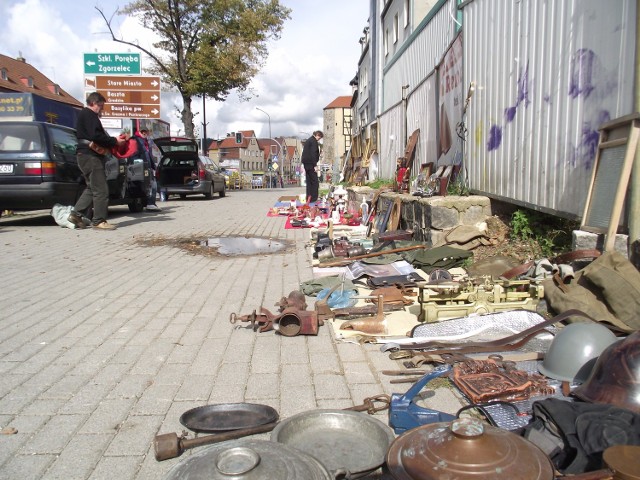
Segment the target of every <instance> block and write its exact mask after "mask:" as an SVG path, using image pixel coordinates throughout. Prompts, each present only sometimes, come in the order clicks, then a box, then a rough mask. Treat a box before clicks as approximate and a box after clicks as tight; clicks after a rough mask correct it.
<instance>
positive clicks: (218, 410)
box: [180, 403, 279, 433]
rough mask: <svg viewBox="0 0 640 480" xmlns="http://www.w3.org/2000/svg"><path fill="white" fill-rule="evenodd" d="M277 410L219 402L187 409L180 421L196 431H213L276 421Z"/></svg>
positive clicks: (253, 404)
mask: <svg viewBox="0 0 640 480" xmlns="http://www.w3.org/2000/svg"><path fill="white" fill-rule="evenodd" d="M278 417H279V415H278V412H277V411H276V410H275V409H274V408H273V407H270V406H268V405H261V404H258V403H219V404H216V405H204V406H202V407H196V408H192V409H191V410H187V411H186V412H184V413H183V414H182V415H181V416H180V423H181V424H182V425H183V426H185V427H186V428H188V429H189V430H192V431H194V432H198V433H200V432H201V433H215V432H225V431H229V430H238V429H240V428H250V427H257V426H260V425H265V424H267V423H273V422H276V421H278Z"/></svg>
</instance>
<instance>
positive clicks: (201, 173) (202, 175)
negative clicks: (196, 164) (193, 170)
mask: <svg viewBox="0 0 640 480" xmlns="http://www.w3.org/2000/svg"><path fill="white" fill-rule="evenodd" d="M198 178H200V180H204V170H203V169H202V168H200V169H198Z"/></svg>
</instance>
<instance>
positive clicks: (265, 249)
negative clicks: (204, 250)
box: [202, 237, 287, 255]
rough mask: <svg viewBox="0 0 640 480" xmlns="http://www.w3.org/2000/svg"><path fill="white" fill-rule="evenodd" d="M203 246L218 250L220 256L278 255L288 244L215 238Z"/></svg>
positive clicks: (243, 238) (264, 240)
mask: <svg viewBox="0 0 640 480" xmlns="http://www.w3.org/2000/svg"><path fill="white" fill-rule="evenodd" d="M202 246H204V247H210V248H216V249H218V253H219V254H220V255H256V254H260V253H276V252H280V251H282V250H284V249H285V248H287V244H285V243H283V242H280V241H278V240H273V239H268V238H247V237H214V238H209V239H207V240H204V241H203V242H202Z"/></svg>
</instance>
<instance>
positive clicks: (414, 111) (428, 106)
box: [407, 73, 438, 174]
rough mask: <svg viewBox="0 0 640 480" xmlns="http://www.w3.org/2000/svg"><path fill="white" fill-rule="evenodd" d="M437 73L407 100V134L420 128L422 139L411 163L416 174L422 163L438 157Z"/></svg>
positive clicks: (433, 160) (432, 160)
mask: <svg viewBox="0 0 640 480" xmlns="http://www.w3.org/2000/svg"><path fill="white" fill-rule="evenodd" d="M436 77H437V76H436V75H435V73H434V74H433V75H431V76H430V77H429V78H427V79H426V81H424V82H423V83H421V84H420V86H418V88H417V89H415V90H414V91H413V93H412V94H411V96H410V97H409V99H408V101H407V135H411V134H412V133H413V131H414V130H416V129H417V128H419V129H420V139H419V141H418V145H417V146H416V156H415V159H414V161H413V165H411V171H412V172H414V174H417V172H419V171H420V165H421V164H423V163H428V162H435V161H436V159H437V158H438V144H437V141H436V139H437V138H438V131H437V127H436V125H437V122H438V118H437V113H436V111H437V108H436V105H437V101H436V93H437V85H436V83H437V82H436Z"/></svg>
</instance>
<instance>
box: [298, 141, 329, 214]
mask: <svg viewBox="0 0 640 480" xmlns="http://www.w3.org/2000/svg"><path fill="white" fill-rule="evenodd" d="M322 137H324V134H323V133H322V132H321V131H320V130H316V131H315V132H313V135H311V136H310V137H309V138H307V140H306V141H305V142H304V146H303V147H302V165H304V174H305V178H306V181H307V202H308V203H309V204H311V203H314V202H317V201H318V188H319V187H320V182H319V181H318V161H319V160H320V149H319V147H318V141H319V140H320V139H321V138H322Z"/></svg>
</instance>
